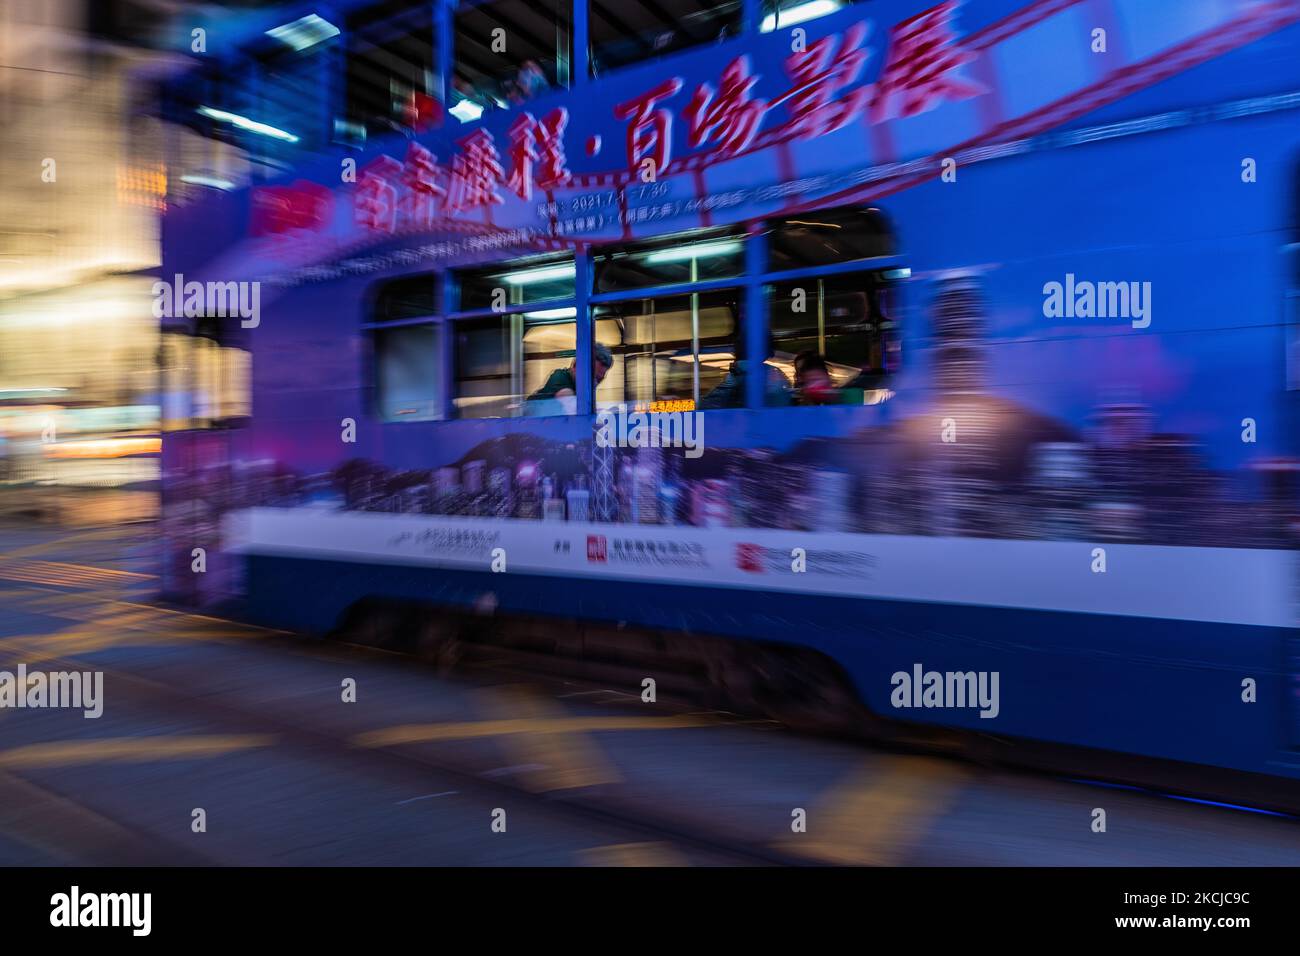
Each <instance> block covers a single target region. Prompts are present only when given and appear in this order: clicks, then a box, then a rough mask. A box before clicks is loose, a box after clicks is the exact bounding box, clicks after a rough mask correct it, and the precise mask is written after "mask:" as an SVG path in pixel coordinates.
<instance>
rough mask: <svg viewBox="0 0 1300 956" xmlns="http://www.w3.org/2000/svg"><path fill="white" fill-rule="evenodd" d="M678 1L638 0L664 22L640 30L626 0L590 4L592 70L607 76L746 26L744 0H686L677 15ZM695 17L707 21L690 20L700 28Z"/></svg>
mask: <svg viewBox="0 0 1300 956" xmlns="http://www.w3.org/2000/svg"><path fill="white" fill-rule="evenodd" d="M579 2H581V0H579ZM676 3H677V0H660V2H658V3H654V4H649V3H639V4H637V6H638V7H639V8H640V9H642V10H644V11H645V12H646V13H648V14H649V15H650V16H651V17H653V18H655V19H658V20H659V21H660V23H661V24H662V28H661V29H659V30H650V29H648V28H647V29H644V30H638V29H636V28H635V27H633V26H632V25H631V24H630V23H629V22H628V17H629V12H628V8H627V7H626V6H625V5H624V2H623V0H591V2H590V3H589V4H588V7H587V17H588V24H589V25H588V33H589V42H588V48H589V50H588V56H587V75H588V76H590V77H592V78H593V79H597V78H602V77H605V76H608V75H609V74H611V73H614V72H616V71H618V70H624V69H628V68H631V67H633V66H639V65H641V64H643V63H648V62H653V61H655V60H660V59H663V58H664V57H669V56H676V55H677V54H679V53H684V52H686V51H688V50H695V49H699V48H700V47H703V46H707V45H708V44H711V43H720V42H722V41H723V40H730V39H734V38H735V37H738V36H741V35H743V34H744V32H745V31H744V7H745V4H744V0H723V2H714V3H705V2H699V3H693V2H688V0H683V2H682V3H681V8H682V12H681V14H680V15H674V11H673V10H672V9H670V8H671V7H673V6H675V5H676ZM714 8H718V9H717V10H716V11H715V9H714ZM665 16H666V17H667V20H665V19H664V17H665ZM692 20H695V21H702V22H699V23H691V24H690V25H691V26H693V27H699V29H698V30H690V29H687V24H688V22H690V21H692ZM719 26H720V27H721V30H720V32H719V30H718V27H719ZM606 27H607V28H608V29H605V28H606ZM620 48H622V49H620ZM623 51H626V52H623ZM602 60H603V62H602Z"/></svg>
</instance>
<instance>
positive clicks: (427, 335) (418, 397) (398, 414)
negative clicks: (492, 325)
mask: <svg viewBox="0 0 1300 956" xmlns="http://www.w3.org/2000/svg"><path fill="white" fill-rule="evenodd" d="M372 335H373V337H374V348H375V393H376V401H377V405H378V409H379V415H380V417H381V418H383V420H384V421H388V422H398V421H407V422H409V421H430V420H432V419H437V418H441V417H442V412H441V408H440V407H439V404H440V403H439V394H438V383H439V381H440V379H441V376H440V375H439V372H438V369H439V361H440V360H439V349H438V344H439V343H438V336H439V327H438V326H437V325H433V324H430V325H403V326H396V327H393V328H387V329H385V328H380V329H375V330H374V331H373V332H372Z"/></svg>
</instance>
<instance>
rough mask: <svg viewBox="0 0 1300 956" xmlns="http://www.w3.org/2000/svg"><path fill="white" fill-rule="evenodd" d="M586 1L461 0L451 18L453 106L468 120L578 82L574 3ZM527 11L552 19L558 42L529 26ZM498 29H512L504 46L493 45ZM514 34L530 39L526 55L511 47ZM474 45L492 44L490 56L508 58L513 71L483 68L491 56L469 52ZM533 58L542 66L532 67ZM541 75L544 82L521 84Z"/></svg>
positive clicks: (451, 110) (449, 85)
mask: <svg viewBox="0 0 1300 956" xmlns="http://www.w3.org/2000/svg"><path fill="white" fill-rule="evenodd" d="M583 2H585V0H470V2H465V0H462V2H461V3H459V4H457V6H456V8H455V10H454V11H453V15H452V18H451V31H452V36H451V49H452V55H451V64H450V69H449V70H448V71H447V94H448V99H450V100H451V101H452V105H451V106H450V108H449V109H448V112H449V113H451V114H452V115H453V116H455V117H456V118H457V119H458V120H460V122H462V123H472V122H474V121H475V120H477V119H478V118H479V117H480V116H481V115H482V114H483V113H485V112H491V111H495V110H512V109H516V108H520V107H522V106H524V104H525V103H527V102H529V101H531V100H534V99H536V98H537V97H539V96H545V95H546V94H548V93H550V92H552V91H555V90H566V89H569V88H570V87H571V86H572V85H573V63H574V47H573V25H574V4H575V3H583ZM512 5H513V6H514V7H515V8H516V9H515V10H514V11H508V10H507V11H504V12H503V11H502V9H501V8H504V7H509V6H512ZM524 14H527V15H528V16H539V17H541V18H542V19H543V20H545V21H547V23H548V25H549V26H550V28H551V30H552V33H553V37H554V41H553V43H550V44H549V45H548V43H547V42H546V41H545V39H544V38H542V37H541V36H540V35H539V34H537V33H535V32H534V31H533V29H531V28H530V27H529V26H526V25H521V23H520V20H521V19H522V17H523V15H524ZM476 21H483V22H482V23H478V22H476ZM480 26H482V27H484V28H485V29H486V33H482V32H480V30H479V27H480ZM496 29H502V30H505V31H506V32H505V35H504V40H505V50H504V51H496V50H494V49H493V43H494V38H493V31H495V30H496ZM512 36H513V37H514V38H515V39H516V43H519V42H522V43H524V44H526V50H525V52H524V54H523V55H522V56H521V57H517V56H515V55H514V54H513V53H512V51H511V46H510V41H511V38H512ZM484 40H487V42H486V43H485V42H484ZM471 46H473V47H475V48H477V49H479V50H486V51H487V54H486V55H487V56H488V57H490V58H494V59H496V60H505V61H508V63H509V71H508V72H499V71H492V70H484V69H481V68H480V67H481V66H482V65H483V64H484V63H485V62H487V61H486V60H483V59H478V60H475V59H474V58H473V57H472V56H471V55H469V50H470V47H471ZM548 50H549V53H548V52H547V51H548ZM538 51H540V52H538ZM529 64H532V65H533V66H534V67H536V68H537V69H536V70H527V71H526V69H525V68H526V67H528V65H529ZM539 75H540V79H541V80H542V81H543V85H533V87H532V88H531V89H527V90H525V89H524V87H522V86H521V85H520V81H521V79H527V80H528V81H529V82H530V83H534V84H536V81H537V79H538V77H539Z"/></svg>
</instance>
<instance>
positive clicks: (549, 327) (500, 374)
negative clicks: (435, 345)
mask: <svg viewBox="0 0 1300 956" xmlns="http://www.w3.org/2000/svg"><path fill="white" fill-rule="evenodd" d="M554 313H559V314H558V315H556V314H553V313H552V312H550V311H549V310H542V311H541V312H538V313H533V314H530V313H527V312H524V313H515V314H511V315H503V316H500V317H496V316H493V317H491V318H486V319H472V320H468V321H462V322H458V323H457V325H456V395H455V399H454V401H455V405H456V414H457V415H458V416H459V417H461V418H513V417H517V416H521V415H527V416H533V417H537V416H547V415H572V414H575V413H576V412H577V397H576V395H575V393H574V390H575V388H576V387H577V382H576V374H575V372H576V370H575V367H574V357H575V356H576V354H577V329H576V327H575V325H574V322H573V310H572V309H556V310H554Z"/></svg>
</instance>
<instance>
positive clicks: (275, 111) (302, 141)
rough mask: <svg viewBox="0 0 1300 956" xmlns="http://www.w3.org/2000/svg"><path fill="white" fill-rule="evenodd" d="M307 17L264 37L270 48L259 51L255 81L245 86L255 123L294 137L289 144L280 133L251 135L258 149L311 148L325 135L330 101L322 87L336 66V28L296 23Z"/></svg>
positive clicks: (323, 24)
mask: <svg viewBox="0 0 1300 956" xmlns="http://www.w3.org/2000/svg"><path fill="white" fill-rule="evenodd" d="M306 19H307V18H303V20H299V21H295V22H294V23H292V24H285V25H284V26H282V27H277V28H275V34H274V38H271V37H268V38H267V39H266V41H265V42H266V44H270V46H269V48H267V49H266V50H264V51H263V52H260V53H259V54H258V55H257V80H256V82H255V83H251V84H249V86H250V88H251V89H250V93H249V95H250V98H251V99H252V100H253V104H254V105H253V107H252V108H251V110H250V113H251V115H252V116H253V117H254V118H255V119H256V120H257V121H258V122H261V123H267V124H269V125H271V126H274V127H276V128H277V129H281V130H284V131H285V132H287V133H289V134H291V135H293V136H296V137H297V140H296V141H295V142H293V143H292V145H291V144H290V142H289V141H287V140H284V139H282V138H279V137H274V136H259V137H255V138H254V140H253V141H254V142H256V143H257V144H258V147H259V148H261V149H271V148H276V149H279V150H280V151H281V152H285V151H287V150H288V149H290V148H296V149H305V150H314V149H319V148H320V147H321V146H322V145H323V143H324V141H325V139H326V131H327V128H328V124H329V120H330V117H329V112H328V111H329V106H328V102H329V101H328V98H326V97H323V96H321V95H320V90H321V89H322V88H323V87H324V85H325V84H326V83H327V82H328V80H329V74H330V71H332V70H333V69H334V66H333V46H334V44H335V43H337V42H338V40H337V37H338V29H337V28H335V27H334V26H333V25H332V24H330V23H329V22H328V21H326V20H322V19H321V18H319V17H316V18H315V19H316V21H317V25H316V27H315V28H314V29H313V30H310V31H308V30H307V27H306V25H305V24H304V25H303V26H299V24H303V23H304V21H305V20H306ZM331 31H332V32H331Z"/></svg>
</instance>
